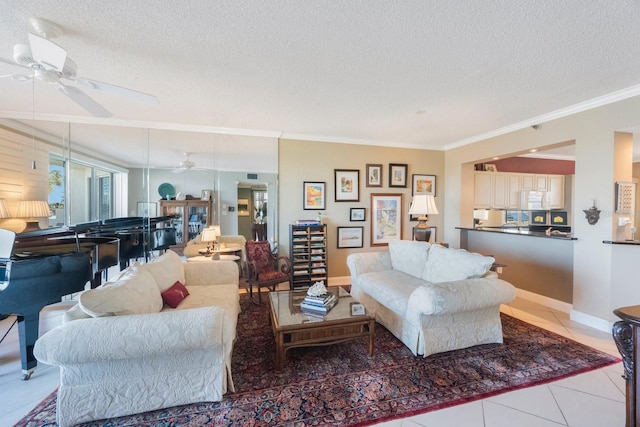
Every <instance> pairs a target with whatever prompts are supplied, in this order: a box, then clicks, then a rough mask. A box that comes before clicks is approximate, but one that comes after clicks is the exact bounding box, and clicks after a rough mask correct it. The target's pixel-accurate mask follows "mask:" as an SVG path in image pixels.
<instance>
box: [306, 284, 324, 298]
mask: <svg viewBox="0 0 640 427" xmlns="http://www.w3.org/2000/svg"><path fill="white" fill-rule="evenodd" d="M326 293H327V288H326V286H325V285H324V282H316V283H314V284H313V285H312V286H311V287H309V290H308V291H307V295H310V296H312V297H317V296H319V295H324V294H326Z"/></svg>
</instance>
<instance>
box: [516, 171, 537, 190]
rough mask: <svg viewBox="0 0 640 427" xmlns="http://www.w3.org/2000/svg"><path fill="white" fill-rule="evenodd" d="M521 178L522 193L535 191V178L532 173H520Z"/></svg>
mask: <svg viewBox="0 0 640 427" xmlns="http://www.w3.org/2000/svg"><path fill="white" fill-rule="evenodd" d="M520 177H521V183H520V185H521V188H520V189H521V190H523V191H527V190H531V191H533V190H535V183H536V179H535V178H536V176H535V175H534V174H532V173H521V174H520Z"/></svg>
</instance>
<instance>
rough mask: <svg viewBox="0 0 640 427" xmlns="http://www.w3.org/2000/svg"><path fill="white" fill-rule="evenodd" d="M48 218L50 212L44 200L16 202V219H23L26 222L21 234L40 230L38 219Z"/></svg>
mask: <svg viewBox="0 0 640 427" xmlns="http://www.w3.org/2000/svg"><path fill="white" fill-rule="evenodd" d="M50 216H51V210H50V209H49V203H47V201H45V200H21V201H19V202H18V208H17V211H16V217H17V218H25V221H26V222H27V225H26V227H25V228H24V230H22V233H24V232H27V231H38V230H40V224H39V223H38V218H48V217H50Z"/></svg>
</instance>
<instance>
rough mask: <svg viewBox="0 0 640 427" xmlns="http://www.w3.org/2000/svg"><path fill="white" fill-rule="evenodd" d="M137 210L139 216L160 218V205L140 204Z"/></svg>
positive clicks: (154, 203) (153, 203)
mask: <svg viewBox="0 0 640 427" xmlns="http://www.w3.org/2000/svg"><path fill="white" fill-rule="evenodd" d="M136 209H137V211H138V216H141V217H144V218H154V217H156V216H158V204H157V203H156V202H138V204H137V206H136Z"/></svg>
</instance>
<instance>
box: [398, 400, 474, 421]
mask: <svg viewBox="0 0 640 427" xmlns="http://www.w3.org/2000/svg"><path fill="white" fill-rule="evenodd" d="M482 419H483V415H482V402H480V401H476V402H471V403H465V404H464V405H458V406H452V407H449V408H445V409H441V410H439V411H433V412H427V413H426V414H421V415H416V416H414V417H411V418H408V420H410V421H413V422H414V423H416V424H417V425H418V426H421V427H447V426H464V427H484V422H483V420H482ZM402 426H403V427H404V426H405V425H404V424H403V425H402Z"/></svg>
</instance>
